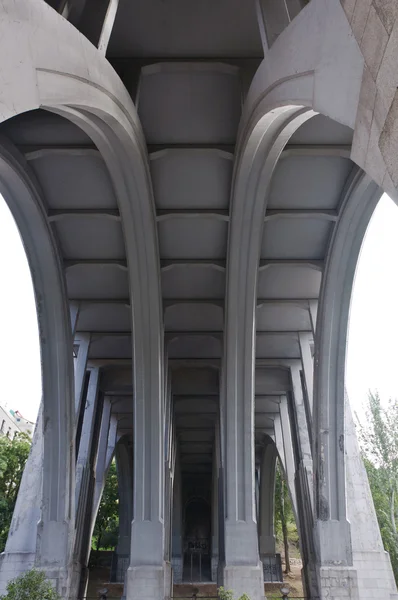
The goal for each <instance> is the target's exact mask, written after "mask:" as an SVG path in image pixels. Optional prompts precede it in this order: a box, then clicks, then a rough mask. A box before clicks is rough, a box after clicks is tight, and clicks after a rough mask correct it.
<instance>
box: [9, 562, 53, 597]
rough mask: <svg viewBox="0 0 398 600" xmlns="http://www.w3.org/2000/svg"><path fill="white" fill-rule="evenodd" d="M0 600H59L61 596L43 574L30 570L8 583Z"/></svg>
mask: <svg viewBox="0 0 398 600" xmlns="http://www.w3.org/2000/svg"><path fill="white" fill-rule="evenodd" d="M0 600H61V596H60V595H59V594H58V593H57V592H56V590H55V589H54V588H53V587H52V585H51V582H50V581H49V580H48V579H47V578H46V576H45V574H44V573H42V572H41V571H36V570H35V569H32V570H31V571H26V573H23V574H22V575H20V576H19V577H17V578H16V579H13V580H12V581H10V582H9V584H8V585H7V594H6V595H5V596H0Z"/></svg>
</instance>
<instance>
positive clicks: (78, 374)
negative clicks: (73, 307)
mask: <svg viewBox="0 0 398 600" xmlns="http://www.w3.org/2000/svg"><path fill="white" fill-rule="evenodd" d="M90 341H91V336H90V334H89V333H83V334H79V335H78V336H76V338H75V342H76V343H77V344H78V345H79V350H78V352H77V358H76V362H75V414H76V418H77V419H78V418H79V415H80V413H81V410H82V406H81V405H82V402H83V391H84V382H85V377H86V369H87V359H88V352H89V350H90Z"/></svg>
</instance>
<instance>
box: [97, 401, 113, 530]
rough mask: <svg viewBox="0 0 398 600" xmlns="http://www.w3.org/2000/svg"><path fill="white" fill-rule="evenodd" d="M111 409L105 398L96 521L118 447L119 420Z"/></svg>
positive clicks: (99, 448)
mask: <svg viewBox="0 0 398 600" xmlns="http://www.w3.org/2000/svg"><path fill="white" fill-rule="evenodd" d="M111 408H112V406H111V401H110V399H109V398H108V397H105V398H104V404H103V408H102V420H101V430H100V436H99V443H98V456H97V462H96V467H95V490H94V502H93V514H94V521H95V518H96V516H97V513H98V508H99V505H100V502H101V497H102V492H103V491H104V486H105V481H106V477H107V474H108V470H109V467H110V464H111V460H112V458H113V454H114V452H115V446H116V434H117V418H116V415H112V414H111Z"/></svg>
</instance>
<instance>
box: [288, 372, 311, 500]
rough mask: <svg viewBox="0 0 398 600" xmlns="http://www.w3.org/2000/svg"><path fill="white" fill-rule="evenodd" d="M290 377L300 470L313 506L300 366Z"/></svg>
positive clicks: (309, 455)
mask: <svg viewBox="0 0 398 600" xmlns="http://www.w3.org/2000/svg"><path fill="white" fill-rule="evenodd" d="M290 375H291V379H292V387H293V403H294V414H295V425H296V435H297V441H298V460H299V464H298V468H299V470H301V471H303V472H305V473H306V478H307V480H308V490H309V500H310V502H311V506H313V468H312V451H311V441H310V436H309V429H308V421H307V411H306V407H305V401H304V393H303V387H302V384H301V376H300V368H299V366H298V365H297V366H294V367H291V368H290ZM306 487H307V486H306Z"/></svg>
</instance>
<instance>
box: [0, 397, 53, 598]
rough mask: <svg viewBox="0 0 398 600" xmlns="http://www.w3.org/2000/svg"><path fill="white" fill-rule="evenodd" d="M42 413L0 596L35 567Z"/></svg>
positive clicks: (0, 559)
mask: <svg viewBox="0 0 398 600" xmlns="http://www.w3.org/2000/svg"><path fill="white" fill-rule="evenodd" d="M42 420H43V412H42V406H41V407H40V410H39V415H38V419H37V423H36V427H35V431H34V434H33V439H32V446H31V449H30V453H29V456H28V460H27V462H26V466H25V469H24V472H23V475H22V479H21V485H20V488H19V493H18V497H17V501H16V504H15V508H14V512H13V516H12V521H11V526H10V531H9V534H8V538H7V543H6V547H5V550H4V552H3V553H2V554H1V556H0V594H4V593H5V591H6V585H7V582H8V580H9V579H12V578H14V577H17V576H18V575H19V574H20V573H22V572H23V571H26V570H28V569H31V568H32V567H33V566H34V564H35V558H36V543H37V524H38V522H39V520H40V514H41V510H40V503H41V488H42V483H43V431H42V427H43V422H42Z"/></svg>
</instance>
